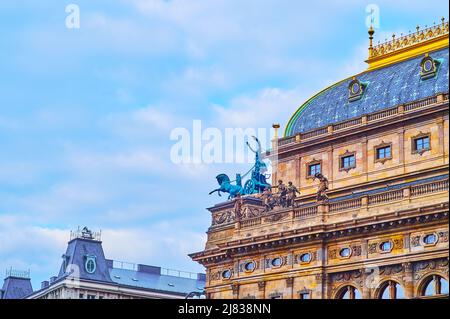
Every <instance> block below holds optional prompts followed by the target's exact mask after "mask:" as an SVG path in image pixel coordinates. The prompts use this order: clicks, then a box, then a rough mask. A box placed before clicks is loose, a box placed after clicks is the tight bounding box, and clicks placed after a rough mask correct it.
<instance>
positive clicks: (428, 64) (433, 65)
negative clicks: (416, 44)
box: [420, 53, 440, 80]
mask: <svg viewBox="0 0 450 319" xmlns="http://www.w3.org/2000/svg"><path fill="white" fill-rule="evenodd" d="M439 65H440V62H439V61H438V60H435V59H433V58H432V57H430V56H429V55H428V53H427V54H425V57H424V58H423V59H422V61H421V62H420V77H421V79H422V80H426V79H430V78H434V77H435V75H436V73H437V70H438V67H439Z"/></svg>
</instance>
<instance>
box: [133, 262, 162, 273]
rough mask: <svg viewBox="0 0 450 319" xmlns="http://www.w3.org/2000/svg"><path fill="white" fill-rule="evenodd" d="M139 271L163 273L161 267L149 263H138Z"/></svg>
mask: <svg viewBox="0 0 450 319" xmlns="http://www.w3.org/2000/svg"><path fill="white" fill-rule="evenodd" d="M138 271H139V272H144V273H147V274H156V275H160V274H161V267H156V266H148V265H141V264H139V265H138Z"/></svg>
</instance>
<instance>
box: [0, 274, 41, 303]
mask: <svg viewBox="0 0 450 319" xmlns="http://www.w3.org/2000/svg"><path fill="white" fill-rule="evenodd" d="M32 292H33V288H32V286H31V280H30V279H29V278H17V277H11V276H10V277H7V278H5V281H4V282H3V288H2V292H1V294H0V299H22V298H23V297H25V296H27V295H29V294H31V293H32Z"/></svg>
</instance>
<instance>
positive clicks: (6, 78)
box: [0, 0, 448, 288]
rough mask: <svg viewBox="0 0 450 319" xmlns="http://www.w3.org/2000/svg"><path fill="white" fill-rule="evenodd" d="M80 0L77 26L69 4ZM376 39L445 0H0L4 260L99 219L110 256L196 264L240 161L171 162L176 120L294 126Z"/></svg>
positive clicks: (26, 260) (43, 267) (41, 262)
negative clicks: (221, 189) (372, 14)
mask: <svg viewBox="0 0 450 319" xmlns="http://www.w3.org/2000/svg"><path fill="white" fill-rule="evenodd" d="M70 3H74V4H77V5H78V6H79V8H80V13H81V21H80V22H81V27H80V29H67V28H66V26H65V19H66V16H67V13H66V12H65V7H66V5H68V4H70ZM370 3H375V4H376V5H378V6H379V8H380V28H379V29H377V30H376V32H377V33H376V34H375V38H376V41H378V40H384V39H385V38H386V37H390V35H391V34H392V32H396V33H398V34H400V33H401V32H403V33H406V32H408V30H414V29H415V26H416V25H417V24H419V25H422V26H424V25H426V24H428V25H432V23H433V22H434V21H436V22H439V21H440V18H441V16H442V15H446V17H447V12H448V3H447V1H422V0H420V1H395V2H394V1H387V0H386V1H384V0H383V1H377V2H375V1H356V0H348V1H337V0H331V1H314V2H311V3H309V4H308V5H306V4H305V3H303V2H301V1H283V0H281V1H280V0H264V1H261V0H259V1H257V0H245V1H242V0H239V1H238V0H190V1H188V0H184V1H183V0H166V1H163V0H128V1H125V0H123V1H122V0H108V1H106V0H97V1H88V0H73V1H52V0H41V1H31V0H29V1H24V0H22V1H20V0H16V1H2V2H1V3H0V48H1V50H0V72H1V75H0V146H1V147H0V271H1V269H6V268H9V267H11V266H12V267H14V268H18V269H28V268H30V269H31V273H32V276H33V284H34V287H35V288H38V285H39V282H40V281H42V280H44V279H47V278H48V277H50V276H52V275H54V274H55V273H56V272H57V271H58V269H59V264H60V256H61V254H62V253H63V252H64V250H65V246H66V243H67V241H68V237H69V231H70V230H71V229H76V228H77V227H78V226H84V225H87V226H89V227H90V228H92V229H94V230H98V229H101V230H102V231H103V241H104V248H105V252H106V255H107V257H109V258H112V259H117V260H125V261H130V262H136V263H146V264H152V265H159V266H163V267H168V268H176V269H183V270H190V271H202V268H201V267H200V266H199V265H197V264H195V263H193V262H192V261H190V259H189V258H188V257H187V254H188V253H190V252H194V251H200V250H202V249H203V247H204V242H205V239H206V236H205V231H206V229H207V227H208V226H209V223H210V216H209V214H208V212H207V211H206V210H205V208H206V207H209V206H211V205H213V204H214V203H216V202H217V201H218V198H217V197H215V196H208V192H209V191H210V190H212V189H214V188H215V187H216V181H215V178H214V177H215V176H216V175H217V174H218V173H220V172H226V173H228V174H229V175H230V176H232V175H234V174H235V173H237V172H243V171H245V170H246V169H247V168H248V167H249V166H248V165H243V164H239V165H238V164H235V165H233V164H214V165H206V164H196V165H175V164H173V163H172V162H171V160H170V149H171V147H172V145H173V143H174V142H173V141H171V140H170V139H169V136H170V132H171V130H172V129H173V128H175V127H186V128H188V129H189V128H191V127H192V121H193V120H194V119H201V120H202V124H203V125H204V127H207V126H210V127H217V128H219V129H223V128H225V127H243V128H246V127H253V128H261V127H263V128H264V127H266V128H270V126H271V124H272V123H273V122H280V123H281V124H282V126H284V125H285V124H286V122H287V120H288V118H289V116H290V115H291V114H292V113H293V112H294V111H295V110H296V108H297V107H298V106H299V105H300V104H301V103H302V102H303V101H305V100H306V99H307V98H308V97H310V96H311V95H313V94H314V93H315V92H317V91H318V90H320V89H322V88H323V87H325V86H326V85H329V84H331V83H333V82H334V81H337V80H340V79H342V78H344V77H347V76H351V75H352V74H354V73H356V72H359V71H361V70H363V69H364V68H365V63H364V59H365V58H366V57H367V44H368V40H367V29H366V26H365V20H366V15H367V13H366V11H365V9H366V6H367V5H368V4H370Z"/></svg>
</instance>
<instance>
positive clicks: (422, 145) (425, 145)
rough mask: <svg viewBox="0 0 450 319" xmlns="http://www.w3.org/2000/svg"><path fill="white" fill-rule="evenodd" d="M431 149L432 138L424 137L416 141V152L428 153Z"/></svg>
mask: <svg viewBox="0 0 450 319" xmlns="http://www.w3.org/2000/svg"><path fill="white" fill-rule="evenodd" d="M429 149H430V137H429V136H423V137H419V138H416V139H414V150H415V151H416V152H420V151H426V150H429Z"/></svg>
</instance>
